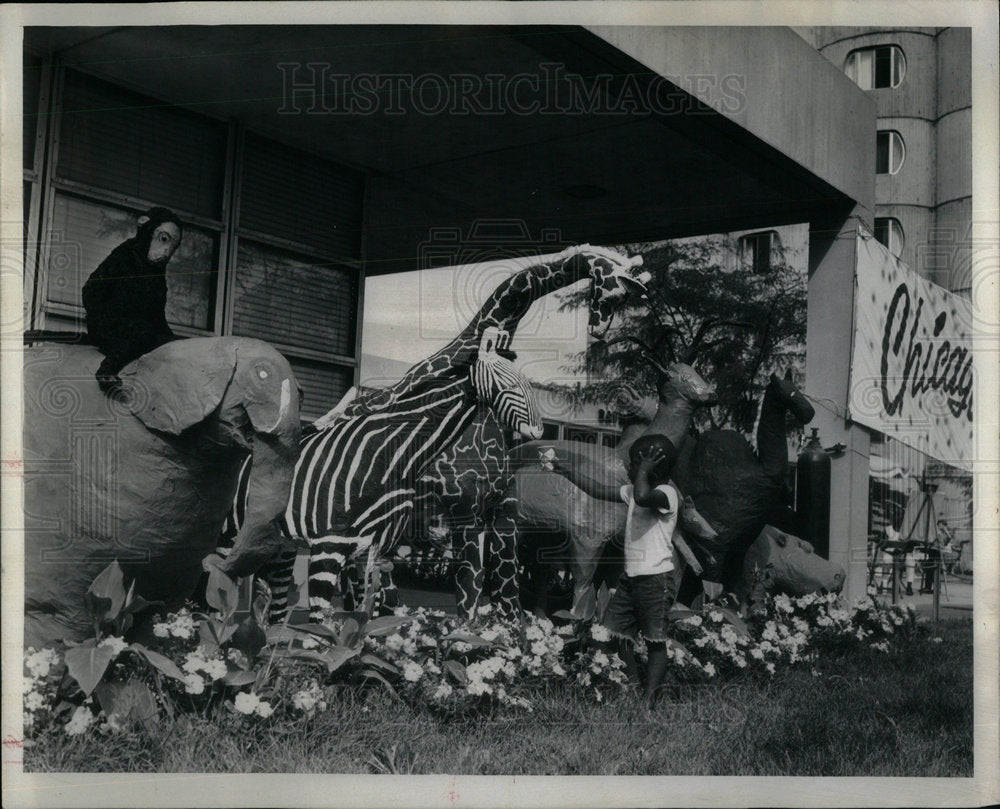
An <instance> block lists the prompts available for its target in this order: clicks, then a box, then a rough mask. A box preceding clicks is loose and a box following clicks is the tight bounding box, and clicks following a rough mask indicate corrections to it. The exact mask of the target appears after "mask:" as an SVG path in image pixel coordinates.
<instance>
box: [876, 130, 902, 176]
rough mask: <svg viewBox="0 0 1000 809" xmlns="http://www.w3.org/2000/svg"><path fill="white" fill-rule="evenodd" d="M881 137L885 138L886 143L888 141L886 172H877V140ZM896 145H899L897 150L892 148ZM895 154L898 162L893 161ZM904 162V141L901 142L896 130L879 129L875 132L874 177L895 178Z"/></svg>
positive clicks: (900, 136)
mask: <svg viewBox="0 0 1000 809" xmlns="http://www.w3.org/2000/svg"><path fill="white" fill-rule="evenodd" d="M882 136H885V137H887V138H888V141H889V145H888V157H887V160H888V166H887V168H888V171H879V170H878V169H879V167H878V152H879V146H878V139H879V138H881V137H882ZM897 143H898V145H899V148H898V149H896V148H894V145H895V144H897ZM897 152H898V154H899V159H898V161H894V160H893V158H894V157H895V156H896V153H897ZM905 162H906V141H905V140H903V136H902V135H901V134H900V133H899V132H898V131H897V130H895V129H879V130H877V131H876V132H875V174H876V175H882V176H886V177H892V176H895V175H896V174H899V171H900V169H902V168H903V164H904V163H905Z"/></svg>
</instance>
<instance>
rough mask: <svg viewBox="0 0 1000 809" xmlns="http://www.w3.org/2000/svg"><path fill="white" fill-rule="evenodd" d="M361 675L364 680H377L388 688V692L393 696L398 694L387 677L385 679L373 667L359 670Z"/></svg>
mask: <svg viewBox="0 0 1000 809" xmlns="http://www.w3.org/2000/svg"><path fill="white" fill-rule="evenodd" d="M361 676H362V677H364V678H365V679H366V680H377V681H378V682H380V683H382V685H384V686H385V687H386V688H388V689H389V693H390V694H392V695H393V696H394V697H398V696H399V694H397V693H396V689H395V688H393V687H392V683H390V682H389V681H388V680H387V679H385V677H383V676H382V675H381V674H379V673H378V672H377V671H375V670H374V669H365V670H364V671H362V672H361Z"/></svg>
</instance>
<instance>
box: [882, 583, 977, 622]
mask: <svg viewBox="0 0 1000 809" xmlns="http://www.w3.org/2000/svg"><path fill="white" fill-rule="evenodd" d="M877 598H878V599H879V600H880V601H885V602H886V603H891V601H892V594H891V593H879V595H878V596H877ZM900 603H901V604H912V605H913V606H914V607H915V608H916V610H917V612H918V613H919V614H920V616H921V617H922V618H932V617H933V614H934V612H933V611H934V596H933V595H932V594H930V593H926V594H924V595H920V594H919V593H918V592H917V591H916V590H914V591H913V595H912V596H907V595H903V596H902V597H901V598H900ZM940 617H941V618H942V619H943V620H948V619H954V618H971V617H972V578H971V577H970V576H957V575H951V576H948V577H947V578H946V579H945V581H944V583H943V584H942V587H941V602H940Z"/></svg>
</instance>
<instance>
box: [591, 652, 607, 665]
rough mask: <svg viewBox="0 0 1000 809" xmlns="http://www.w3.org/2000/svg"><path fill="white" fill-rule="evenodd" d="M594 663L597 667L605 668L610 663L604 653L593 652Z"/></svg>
mask: <svg viewBox="0 0 1000 809" xmlns="http://www.w3.org/2000/svg"><path fill="white" fill-rule="evenodd" d="M594 662H595V663H596V664H597V665H598V666H607V665H608V664H609V663H610V662H611V661H610V660H609V659H608V656H607V655H606V654H604V652H601V651H597V652H594Z"/></svg>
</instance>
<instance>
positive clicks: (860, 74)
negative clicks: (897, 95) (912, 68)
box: [844, 45, 906, 90]
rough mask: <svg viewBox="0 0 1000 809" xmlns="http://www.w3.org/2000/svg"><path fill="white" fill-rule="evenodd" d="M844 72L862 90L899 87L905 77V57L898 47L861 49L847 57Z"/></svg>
mask: <svg viewBox="0 0 1000 809" xmlns="http://www.w3.org/2000/svg"><path fill="white" fill-rule="evenodd" d="M844 72H845V73H847V75H848V76H849V77H850V78H851V79H852V80H853V81H854V83H855V84H857V85H858V87H860V88H861V89H862V90H877V89H880V88H883V87H899V85H900V83H901V82H902V81H903V76H905V75H906V57H905V56H904V55H903V51H902V49H901V48H900V47H899V46H898V45H878V46H877V47H874V48H862V49H861V50H857V51H852V52H851V53H849V54H848V55H847V63H846V64H845V65H844Z"/></svg>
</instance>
